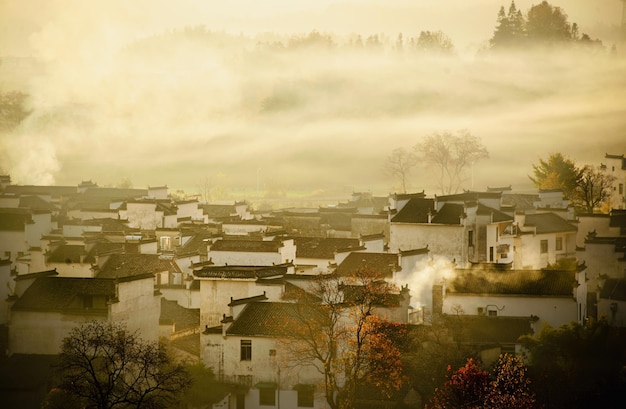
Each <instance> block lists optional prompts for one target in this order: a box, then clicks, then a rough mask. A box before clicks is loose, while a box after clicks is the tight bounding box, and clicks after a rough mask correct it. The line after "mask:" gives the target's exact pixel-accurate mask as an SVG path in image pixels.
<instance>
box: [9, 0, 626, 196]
mask: <svg viewBox="0 0 626 409" xmlns="http://www.w3.org/2000/svg"><path fill="white" fill-rule="evenodd" d="M534 3H538V1H534V2H533V1H529V0H518V1H516V4H517V6H518V8H519V9H520V10H522V11H523V12H526V11H527V10H528V9H529V7H530V6H531V5H533V4H534ZM509 4H510V1H491V0H489V1H487V0H476V1H462V0H452V1H446V2H440V1H434V0H413V1H409V0H392V1H382V0H353V1H350V0H340V1H330V0H316V1H298V2H293V1H286V0H272V1H263V2H257V1H250V0H237V1H220V2H218V1H213V0H209V1H199V0H183V1H176V2H174V1H148V0H142V1H131V2H128V1H117V0H107V1H82V0H25V1H12V0H2V1H0V90H1V91H4V92H7V91H14V90H15V91H20V92H23V93H25V94H27V95H28V96H29V97H28V99H27V106H28V109H29V110H30V111H31V113H30V115H29V116H28V117H27V118H26V119H25V120H23V121H22V122H21V123H20V124H19V126H17V127H16V128H14V129H11V130H10V131H2V133H0V167H1V168H2V171H3V172H5V173H8V174H10V175H11V178H12V180H13V181H14V182H15V183H20V184H59V185H76V184H77V183H79V182H80V181H81V180H93V181H95V182H97V183H98V184H99V185H101V186H104V185H111V186H114V185H116V184H118V183H119V182H120V181H121V180H128V181H130V182H132V184H133V185H134V186H137V187H144V186H148V185H152V186H155V185H163V184H167V185H168V186H169V187H170V188H172V189H184V190H185V191H186V192H188V193H193V192H194V191H195V190H197V187H198V185H199V184H201V183H202V181H203V180H205V181H206V180H211V181H213V183H221V184H223V185H224V186H227V187H228V188H229V189H231V190H232V192H233V193H232V194H233V195H234V196H235V197H236V196H237V194H241V195H245V192H246V191H248V192H251V191H255V190H258V189H259V187H260V188H262V189H268V190H269V189H279V190H281V191H287V192H288V191H303V192H314V191H339V192H346V191H348V192H351V191H372V192H376V193H379V194H386V193H388V192H393V191H395V190H397V189H398V186H397V185H396V184H395V182H394V181H393V180H392V179H391V178H389V177H388V176H386V175H385V174H384V173H383V172H382V171H381V166H382V165H383V162H384V160H385V158H386V156H387V155H388V154H389V153H390V152H391V151H392V150H393V149H394V148H397V147H404V148H406V149H412V148H413V146H414V145H415V144H416V143H418V142H419V140H420V138H422V137H424V136H426V135H428V134H431V133H432V132H437V131H445V130H450V131H457V130H459V129H467V130H469V131H470V132H471V133H472V134H473V135H476V136H478V137H480V138H481V140H482V143H483V144H484V145H485V147H486V148H487V150H488V151H489V158H488V159H485V160H482V161H480V162H479V163H477V164H476V165H475V166H474V169H473V172H472V178H471V180H470V179H468V180H467V181H466V184H465V186H464V187H465V188H471V187H473V188H475V189H485V188H486V187H488V186H503V185H509V184H511V185H512V186H513V188H514V189H516V190H518V191H525V190H527V191H528V190H532V189H533V188H532V184H531V182H530V181H529V179H528V175H529V174H530V173H531V171H532V164H533V163H535V162H536V161H537V158H538V157H540V156H546V155H547V154H549V153H552V152H562V153H563V154H565V155H567V156H569V157H571V158H573V159H575V160H576V162H577V163H581V164H583V163H588V164H594V165H597V164H599V163H600V162H601V161H602V160H603V158H604V154H605V153H606V152H609V153H615V154H623V153H626V142H625V141H626V134H625V130H626V104H625V102H626V96H625V95H626V93H625V91H626V75H625V73H626V42H624V41H623V40H622V39H621V37H620V32H621V31H620V30H621V29H620V24H621V18H622V2H621V1H619V0H594V1H589V0H570V1H563V0H561V1H559V0H554V1H552V2H551V4H553V5H555V6H559V7H562V8H563V10H564V11H565V12H566V13H567V15H568V18H569V21H570V22H572V23H573V22H575V23H577V24H578V27H579V30H580V33H586V34H588V35H589V36H590V37H591V38H592V39H598V40H600V41H601V42H602V47H595V48H590V47H584V46H580V47H568V48H559V47H553V48H551V49H549V50H535V51H525V52H514V53H513V52H511V53H509V52H503V51H502V52H494V51H492V50H490V49H489V40H490V38H491V37H492V36H493V32H494V28H495V26H496V18H497V13H498V10H499V8H500V7H501V6H504V7H505V8H508V6H509ZM422 31H433V32H436V31H440V32H442V33H443V34H445V35H446V36H447V37H449V39H450V41H451V43H452V45H453V50H452V52H451V53H441V52H438V53H437V52H428V51H419V50H414V49H412V48H411V44H412V40H414V39H415V38H417V37H419V35H420V32H422ZM408 188H409V190H414V191H417V190H418V191H421V190H424V189H425V190H426V193H427V194H432V193H437V191H436V186H435V185H434V184H433V183H432V178H431V177H430V175H429V173H428V172H427V170H426V169H424V168H420V167H418V168H417V169H416V172H415V173H414V175H413V177H412V178H411V180H410V182H409V186H408ZM237 192H240V193H237Z"/></svg>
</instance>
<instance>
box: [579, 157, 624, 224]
mask: <svg viewBox="0 0 626 409" xmlns="http://www.w3.org/2000/svg"><path fill="white" fill-rule="evenodd" d="M614 181H615V176H613V175H609V174H607V173H604V172H602V170H601V169H596V168H594V167H593V166H590V165H585V166H584V167H583V168H582V169H581V170H580V178H579V179H578V186H577V188H576V202H577V204H578V205H579V206H580V207H581V208H582V209H583V210H584V211H586V212H587V213H593V211H594V209H596V208H598V207H599V206H600V205H601V204H602V203H604V202H605V201H606V200H607V199H609V198H610V197H611V193H612V188H613V182H614Z"/></svg>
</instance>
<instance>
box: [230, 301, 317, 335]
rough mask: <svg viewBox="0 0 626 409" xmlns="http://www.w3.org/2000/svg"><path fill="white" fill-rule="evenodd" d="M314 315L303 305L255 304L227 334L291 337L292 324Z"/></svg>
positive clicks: (252, 304) (245, 309)
mask: <svg viewBox="0 0 626 409" xmlns="http://www.w3.org/2000/svg"><path fill="white" fill-rule="evenodd" d="M312 314H313V313H312V310H311V309H310V308H309V307H307V306H306V305H303V304H297V303H281V302H254V303H250V304H248V305H247V306H246V307H245V308H244V309H243V311H242V312H241V313H240V314H239V316H238V317H237V319H236V320H235V321H234V322H233V323H232V325H231V326H230V327H229V328H228V330H227V331H226V333H227V334H228V335H242V336H269V337H272V336H289V335H292V334H293V329H292V328H291V325H289V323H290V322H293V320H294V319H300V317H306V316H309V315H311V316H312Z"/></svg>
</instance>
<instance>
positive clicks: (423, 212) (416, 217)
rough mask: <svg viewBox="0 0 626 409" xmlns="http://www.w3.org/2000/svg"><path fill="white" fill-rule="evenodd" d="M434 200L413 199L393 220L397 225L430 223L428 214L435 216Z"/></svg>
mask: <svg viewBox="0 0 626 409" xmlns="http://www.w3.org/2000/svg"><path fill="white" fill-rule="evenodd" d="M434 204H435V202H434V200H433V199H424V198H411V199H410V200H409V201H408V202H407V204H406V205H404V207H403V208H402V210H400V211H399V212H398V213H397V214H396V215H395V216H394V217H393V219H391V221H392V222H395V223H428V213H429V212H431V213H433V214H434V212H435V207H434Z"/></svg>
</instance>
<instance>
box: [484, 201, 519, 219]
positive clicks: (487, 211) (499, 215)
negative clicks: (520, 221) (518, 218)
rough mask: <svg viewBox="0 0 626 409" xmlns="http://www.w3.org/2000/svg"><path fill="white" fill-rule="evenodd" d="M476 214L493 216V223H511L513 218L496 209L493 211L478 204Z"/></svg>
mask: <svg viewBox="0 0 626 409" xmlns="http://www.w3.org/2000/svg"><path fill="white" fill-rule="evenodd" d="M476 213H478V214H492V215H493V221H494V222H506V221H512V220H513V217H511V216H509V215H508V214H506V213H504V212H501V211H500V210H497V209H493V208H491V207H489V206H485V205H484V204H482V203H478V209H477V210H476Z"/></svg>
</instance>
